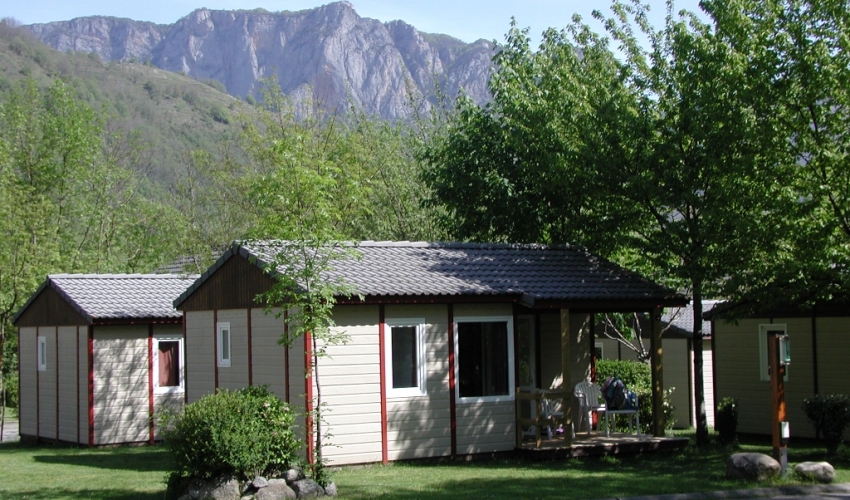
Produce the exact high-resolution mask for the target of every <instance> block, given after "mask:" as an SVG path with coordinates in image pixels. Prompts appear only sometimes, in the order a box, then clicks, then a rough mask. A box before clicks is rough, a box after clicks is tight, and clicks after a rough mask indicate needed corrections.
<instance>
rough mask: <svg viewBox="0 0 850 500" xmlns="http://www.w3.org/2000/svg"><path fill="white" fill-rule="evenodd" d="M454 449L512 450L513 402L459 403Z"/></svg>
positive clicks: (472, 450) (514, 423)
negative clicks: (455, 446) (455, 447)
mask: <svg viewBox="0 0 850 500" xmlns="http://www.w3.org/2000/svg"><path fill="white" fill-rule="evenodd" d="M456 411H457V452H458V453H459V454H461V455H467V454H473V453H490V452H496V451H509V450H513V449H514V446H515V445H516V437H515V434H514V432H515V431H514V429H515V427H516V420H515V419H516V413H515V410H514V402H513V401H508V402H503V403H472V404H458V405H457V408H456Z"/></svg>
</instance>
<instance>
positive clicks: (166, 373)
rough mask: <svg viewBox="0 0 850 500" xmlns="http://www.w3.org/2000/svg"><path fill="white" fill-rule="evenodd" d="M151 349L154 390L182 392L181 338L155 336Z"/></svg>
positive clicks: (159, 391)
mask: <svg viewBox="0 0 850 500" xmlns="http://www.w3.org/2000/svg"><path fill="white" fill-rule="evenodd" d="M153 349H154V351H153V356H154V357H153V378H154V392H155V393H160V394H161V393H169V392H183V387H184V386H183V338H182V337H179V336H174V335H163V336H158V337H155V338H154V344H153Z"/></svg>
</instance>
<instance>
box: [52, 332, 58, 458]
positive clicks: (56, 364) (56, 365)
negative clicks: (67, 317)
mask: <svg viewBox="0 0 850 500" xmlns="http://www.w3.org/2000/svg"><path fill="white" fill-rule="evenodd" d="M53 332H54V335H55V337H56V347H55V349H54V350H55V351H56V355H55V357H56V363H55V364H54V368H55V369H56V442H57V443H58V442H59V327H58V326H56V327H53Z"/></svg>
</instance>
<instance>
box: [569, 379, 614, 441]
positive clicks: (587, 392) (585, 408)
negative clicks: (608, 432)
mask: <svg viewBox="0 0 850 500" xmlns="http://www.w3.org/2000/svg"><path fill="white" fill-rule="evenodd" d="M573 394H574V395H575V397H576V398H578V402H579V407H578V418H577V419H576V420H577V422H576V425H575V429H576V430H578V431H579V432H580V431H581V421H582V419H583V420H584V421H585V422H586V425H587V435H588V436H589V435H590V428H591V426H592V424H593V420H592V415H591V413H593V412H596V413H597V414H598V413H605V418H606V423H607V418H608V409H607V408H606V406H605V401H604V399H602V392H601V391H600V390H599V386H597V385H596V384H594V383H593V382H589V381H584V382H579V383H578V384H576V386H575V389H573ZM606 428H607V427H606ZM573 434H574V435H575V432H574V433H573Z"/></svg>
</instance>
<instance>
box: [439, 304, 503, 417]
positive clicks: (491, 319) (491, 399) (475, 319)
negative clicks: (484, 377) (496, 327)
mask: <svg viewBox="0 0 850 500" xmlns="http://www.w3.org/2000/svg"><path fill="white" fill-rule="evenodd" d="M499 322H505V323H507V336H508V360H507V361H508V393H507V394H503V395H499V396H478V397H465V398H462V397H460V343H459V338H460V332H459V330H458V325H459V324H460V323H499ZM453 327H454V348H455V365H454V371H455V401H456V402H458V403H503V402H510V401H513V400H514V398H515V395H514V392H515V388H514V385H515V384H516V380H515V378H516V374H515V373H514V363H515V361H514V318H513V316H457V317H455V318H454V324H453Z"/></svg>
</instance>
